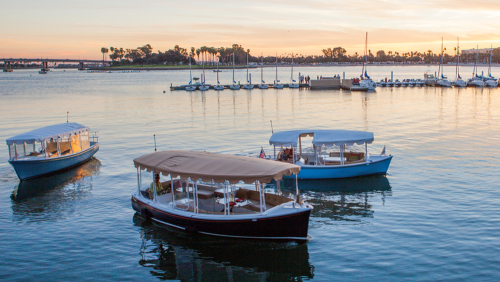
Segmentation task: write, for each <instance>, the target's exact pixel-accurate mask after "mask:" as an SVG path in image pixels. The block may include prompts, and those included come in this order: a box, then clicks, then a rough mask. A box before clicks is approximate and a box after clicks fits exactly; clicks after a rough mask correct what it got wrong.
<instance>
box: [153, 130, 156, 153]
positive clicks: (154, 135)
mask: <svg viewBox="0 0 500 282" xmlns="http://www.w3.org/2000/svg"><path fill="white" fill-rule="evenodd" d="M153 137H154V139H155V152H156V134H153Z"/></svg>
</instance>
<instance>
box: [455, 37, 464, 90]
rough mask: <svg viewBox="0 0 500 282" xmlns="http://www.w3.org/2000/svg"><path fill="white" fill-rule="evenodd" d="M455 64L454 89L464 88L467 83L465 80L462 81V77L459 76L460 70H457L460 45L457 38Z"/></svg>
mask: <svg viewBox="0 0 500 282" xmlns="http://www.w3.org/2000/svg"><path fill="white" fill-rule="evenodd" d="M456 56H457V64H456V66H455V81H453V86H456V87H465V86H467V82H466V81H465V80H463V79H462V77H461V76H460V70H459V66H458V65H459V64H460V45H459V41H458V38H457V54H456Z"/></svg>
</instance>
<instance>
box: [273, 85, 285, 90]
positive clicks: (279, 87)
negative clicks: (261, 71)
mask: <svg viewBox="0 0 500 282" xmlns="http://www.w3.org/2000/svg"><path fill="white" fill-rule="evenodd" d="M273 87H274V88H276V89H283V84H274V85H273Z"/></svg>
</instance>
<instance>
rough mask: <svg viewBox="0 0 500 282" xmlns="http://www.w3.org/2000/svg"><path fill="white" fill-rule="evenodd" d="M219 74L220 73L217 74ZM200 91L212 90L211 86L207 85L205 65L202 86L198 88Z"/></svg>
mask: <svg viewBox="0 0 500 282" xmlns="http://www.w3.org/2000/svg"><path fill="white" fill-rule="evenodd" d="M217 74H219V73H217ZM198 89H200V91H207V90H208V89H210V84H206V83H205V64H203V74H202V75H201V85H200V86H199V87H198Z"/></svg>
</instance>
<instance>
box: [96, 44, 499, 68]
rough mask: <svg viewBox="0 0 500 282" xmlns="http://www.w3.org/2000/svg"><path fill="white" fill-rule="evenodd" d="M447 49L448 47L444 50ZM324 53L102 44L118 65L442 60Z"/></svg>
mask: <svg viewBox="0 0 500 282" xmlns="http://www.w3.org/2000/svg"><path fill="white" fill-rule="evenodd" d="M445 50H446V49H445ZM321 52H322V54H323V55H302V54H293V53H284V54H277V55H276V56H267V57H264V58H262V57H261V56H253V55H251V54H250V49H245V48H243V46H241V45H239V44H233V45H232V46H230V47H218V48H217V47H207V46H202V47H199V48H195V47H191V48H189V49H186V48H182V47H180V46H179V45H175V46H174V48H172V49H169V50H167V51H164V52H162V51H160V50H158V51H157V52H153V47H152V46H151V45H150V44H146V45H144V46H140V47H137V48H135V49H124V48H114V47H109V48H107V47H102V48H101V53H102V54H103V61H105V57H104V56H105V54H109V59H110V60H111V61H112V64H113V65H115V66H118V65H130V64H132V65H144V64H148V65H159V64H165V65H179V64H183V65H187V64H189V62H190V61H191V64H202V63H203V64H206V65H216V64H217V63H219V64H222V65H230V64H232V61H233V54H234V62H235V64H237V65H242V64H246V61H247V56H248V61H249V62H253V63H260V62H261V61H262V60H263V61H264V63H268V64H270V63H275V62H276V60H278V62H279V63H286V64H289V63H291V62H292V60H293V62H294V63H296V64H315V63H339V64H340V63H361V62H363V60H366V61H367V62H370V63H392V62H393V63H410V64H411V63H425V64H432V63H439V61H440V60H441V52H437V53H435V52H433V51H432V50H427V51H425V52H419V51H410V52H404V53H400V52H397V51H387V52H386V51H385V50H378V51H376V52H375V53H373V52H372V51H371V50H368V52H367V54H366V57H365V56H364V55H362V54H358V52H355V53H354V54H352V55H348V54H347V50H346V49H345V48H343V47H334V48H326V49H323V50H321ZM454 53H455V55H453V56H452V55H448V54H447V53H443V57H442V62H443V63H444V64H447V63H454V62H456V59H457V57H456V54H457V50H456V48H454ZM475 58H476V54H474V53H472V54H461V55H460V61H461V62H463V63H473V62H474V60H475ZM489 58H490V54H489V53H479V54H478V63H488V61H489ZM492 62H493V63H500V49H499V48H497V49H494V50H493V52H492Z"/></svg>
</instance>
